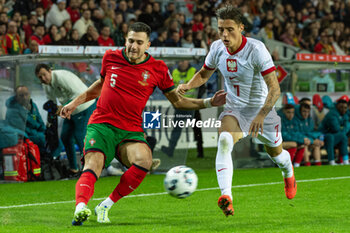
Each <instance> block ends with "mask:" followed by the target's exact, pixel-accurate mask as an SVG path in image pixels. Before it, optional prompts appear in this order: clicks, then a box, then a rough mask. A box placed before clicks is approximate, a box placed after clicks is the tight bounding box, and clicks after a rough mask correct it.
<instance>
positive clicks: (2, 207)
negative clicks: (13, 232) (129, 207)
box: [0, 176, 350, 209]
mask: <svg viewBox="0 0 350 233" xmlns="http://www.w3.org/2000/svg"><path fill="white" fill-rule="evenodd" d="M343 179H350V176H341V177H329V178H317V179H309V180H297V182H298V183H305V182H316V181H325V180H343ZM282 183H283V182H270V183H260V184H243V185H235V186H233V187H232V188H234V189H235V188H247V187H257V186H267V185H275V184H282ZM216 189H219V188H218V187H215V188H203V189H197V190H196V192H201V191H209V190H216ZM166 194H167V193H166V192H162V193H144V194H136V195H130V196H126V197H124V198H135V197H149V196H160V195H166ZM104 199H106V197H102V198H93V199H91V200H93V201H94V200H95V201H98V200H104ZM74 202H75V200H71V201H55V202H44V203H32V204H23V205H11V206H0V209H10V208H21V207H29V206H42V205H54V204H66V203H74Z"/></svg>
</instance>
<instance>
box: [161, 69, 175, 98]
mask: <svg viewBox="0 0 350 233" xmlns="http://www.w3.org/2000/svg"><path fill="white" fill-rule="evenodd" d="M158 88H159V89H160V90H162V91H163V93H166V92H169V91H171V90H173V89H174V88H175V85H174V81H173V77H172V76H171V74H170V71H169V69H168V67H167V66H166V65H165V63H164V62H162V72H161V73H160V80H159V81H158Z"/></svg>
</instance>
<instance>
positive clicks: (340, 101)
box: [337, 99, 348, 105]
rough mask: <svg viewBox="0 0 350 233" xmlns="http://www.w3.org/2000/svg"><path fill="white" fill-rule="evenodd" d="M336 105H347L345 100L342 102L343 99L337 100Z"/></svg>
mask: <svg viewBox="0 0 350 233" xmlns="http://www.w3.org/2000/svg"><path fill="white" fill-rule="evenodd" d="M338 104H348V102H346V100H344V99H339V100H338V101H337V105H338Z"/></svg>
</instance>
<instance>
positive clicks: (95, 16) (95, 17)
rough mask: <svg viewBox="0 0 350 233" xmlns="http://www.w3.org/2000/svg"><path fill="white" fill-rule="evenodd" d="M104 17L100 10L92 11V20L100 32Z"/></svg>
mask: <svg viewBox="0 0 350 233" xmlns="http://www.w3.org/2000/svg"><path fill="white" fill-rule="evenodd" d="M103 17H104V16H103V12H102V11H101V10H100V9H98V8H95V9H93V10H91V20H92V22H94V25H95V27H96V29H97V31H100V30H101V28H102V26H103Z"/></svg>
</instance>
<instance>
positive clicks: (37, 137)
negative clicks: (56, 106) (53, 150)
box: [6, 86, 46, 154]
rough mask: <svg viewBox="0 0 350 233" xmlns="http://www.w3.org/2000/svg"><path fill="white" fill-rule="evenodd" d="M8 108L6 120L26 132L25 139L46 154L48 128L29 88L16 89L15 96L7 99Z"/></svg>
mask: <svg viewBox="0 0 350 233" xmlns="http://www.w3.org/2000/svg"><path fill="white" fill-rule="evenodd" d="M6 107H7V111H6V120H7V122H8V123H9V125H10V126H12V127H14V128H16V129H19V130H21V131H23V132H25V133H24V135H25V137H26V138H29V139H30V140H31V141H32V142H34V143H35V144H36V145H38V147H39V149H40V153H41V154H43V153H45V129H46V127H45V124H44V122H43V120H42V118H41V116H40V113H39V109H38V107H37V106H36V104H35V103H34V102H33V100H32V99H31V98H30V92H29V89H28V87H26V86H18V87H16V90H15V96H12V97H10V98H9V99H7V101H6Z"/></svg>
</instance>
